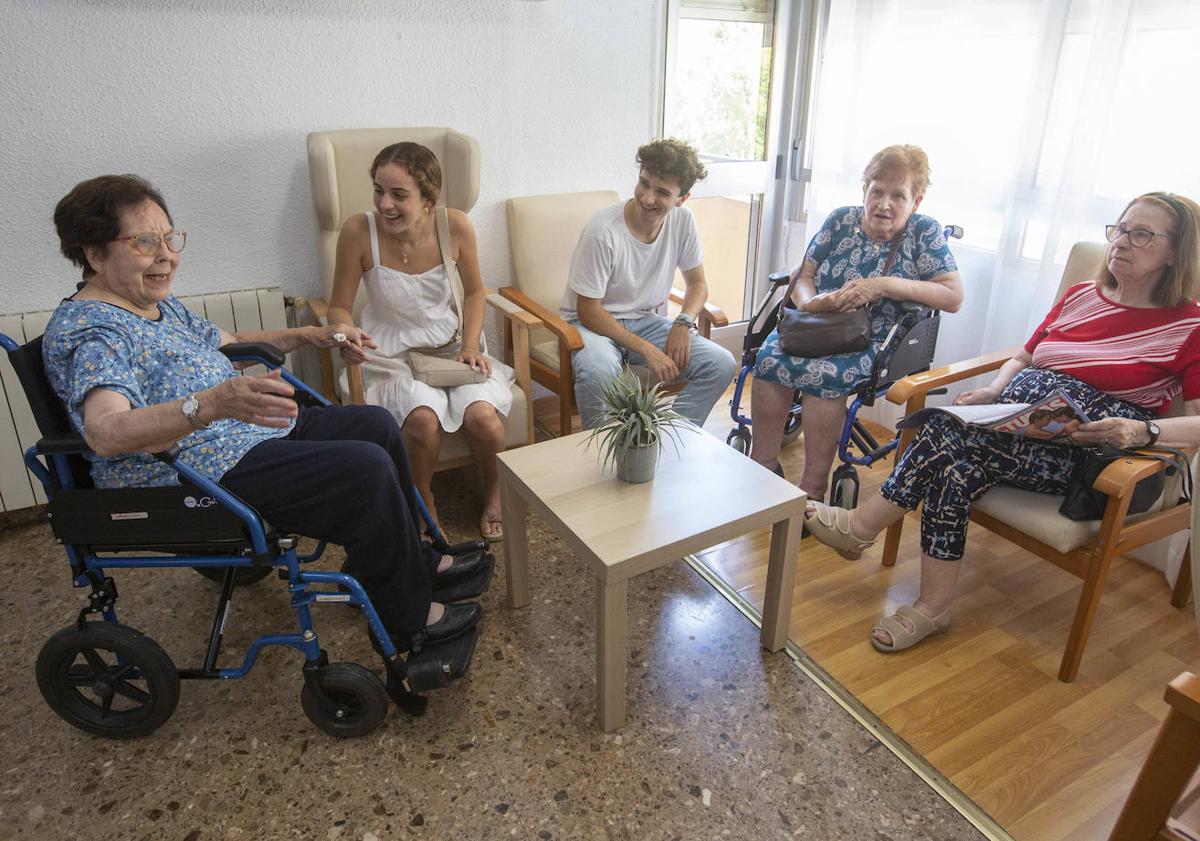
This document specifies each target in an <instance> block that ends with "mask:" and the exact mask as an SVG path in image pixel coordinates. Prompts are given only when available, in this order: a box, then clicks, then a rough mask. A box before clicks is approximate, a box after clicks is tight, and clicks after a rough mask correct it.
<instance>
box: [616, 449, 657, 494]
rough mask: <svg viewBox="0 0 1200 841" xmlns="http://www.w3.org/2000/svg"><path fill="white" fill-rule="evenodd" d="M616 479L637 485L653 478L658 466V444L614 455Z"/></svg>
mask: <svg viewBox="0 0 1200 841" xmlns="http://www.w3.org/2000/svg"><path fill="white" fill-rule="evenodd" d="M615 461H616V465H617V478H618V479H620V480H621V481H622V482H629V483H630V484H631V485H637V484H640V483H641V482H649V481H650V480H651V479H653V478H654V469H655V467H656V466H657V465H658V442H657V441H655V442H654V443H653V444H646V445H645V446H642V447H629V448H628V449H624V450H621V451H620V452H618V453H617V454H616V459H615Z"/></svg>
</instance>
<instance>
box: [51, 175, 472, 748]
mask: <svg viewBox="0 0 1200 841" xmlns="http://www.w3.org/2000/svg"><path fill="white" fill-rule="evenodd" d="M54 221H55V225H56V227H57V231H58V235H59V239H60V243H61V248H62V252H63V254H64V256H66V257H67V258H68V259H70V260H71V261H72V262H73V263H75V264H76V265H77V266H79V267H80V268H81V269H82V272H83V283H81V284H79V287H78V291H77V292H76V293H75V294H74V295H72V296H71V297H69V298H67V299H65V300H64V301H63V302H62V303H61V304H60V305H59V307H58V308H57V309H56V311H55V313H54V315H53V317H52V318H51V320H50V323H49V324H48V326H47V328H46V331H45V333H44V335H43V337H42V339H41V342H42V354H43V359H44V366H45V375H46V377H47V379H48V380H49V384H50V386H51V387H52V388H53V391H54V393H55V394H56V395H57V396H58V398H59V399H60V400H61V401H62V403H63V404H64V405H65V407H66V409H67V414H68V416H69V418H70V422H71V425H72V426H73V427H75V429H77V430H78V431H79V432H80V433H82V435H83V438H84V441H85V442H86V444H87V446H88V447H90V450H91V452H90V453H87V454H86V458H87V459H88V460H89V461H90V463H91V471H90V472H91V481H92V483H93V484H94V486H95V487H96V488H100V489H103V488H146V487H154V486H170V485H178V484H179V483H180V476H181V475H182V476H183V477H184V478H185V479H187V480H189V481H191V482H192V484H197V483H198V485H199V487H200V488H201V490H203V489H205V488H210V489H211V490H212V492H213V494H214V495H215V496H217V498H218V499H220V500H221V501H222V502H224V501H225V500H227V499H229V498H230V495H232V496H233V497H236V499H235V500H234V501H233V502H229V503H228V504H229V505H232V506H235V507H236V506H238V505H239V503H238V502H237V500H240V502H241V503H244V504H246V505H248V506H250V507H252V508H253V509H254V512H256V513H257V515H258V517H259V518H261V519H262V520H266V521H268V522H269V523H270V524H271V526H272V527H273V528H274V530H275V532H281V531H285V532H286V531H290V532H295V533H299V534H303V535H306V536H310V537H315V538H318V539H320V540H321V541H326V540H328V541H333V542H336V543H340V544H342V545H343V546H344V547H345V549H346V553H347V562H346V566H345V567H344V568H343V571H344V572H352V576H353V577H352V576H351V575H342V574H336V573H300V572H299V568H298V566H297V565H296V564H295V563H293V562H292V561H290V560H289V561H288V563H287V564H286V566H287V567H288V569H287V574H288V575H289V576H290V578H291V583H292V585H293V587H292V592H293V594H297V595H294V597H293V604H294V606H296V607H297V611H298V613H300V614H301V617H300V618H301V625H302V627H304V628H305V634H304V636H303V643H302V644H294V643H293V644H294V645H295V647H298V648H301V650H304V651H305V652H306V654H309V655H314V656H315V654H316V651H315V650H314V649H312V648H311V647H310V646H308V645H307V644H308V643H311V642H312V640H313V639H315V635H314V634H313V633H312V631H311V629H310V628H308V627H307V626H308V624H309V620H308V615H307V604H308V602H307V601H303V600H302V599H301V595H300V594H304V593H306V592H307V591H306V588H305V582H308V581H317V580H322V581H324V583H330V584H338V585H339V588H340V592H339V590H334V591H322V592H329V593H332V594H335V595H329V596H324V597H316V598H313V599H311V600H312V601H322V600H328V601H335V600H340V601H348V602H350V603H352V604H357V605H360V606H362V607H363V610H364V613H365V614H366V615H367V617H368V625H369V627H370V629H371V631H372V642H373V643H374V644H375V646H376V648H377V650H379V651H380V653H381V655H383V656H384V657H385V661H392V665H393V668H390V669H389V672H388V676H389V683H391V679H392V678H393V677H395V678H397V681H398V682H402V680H403V676H402V673H401V672H399V671H397V668H395V661H397V660H398V653H399V652H404V651H410V650H412V651H414V652H416V651H419V650H421V649H422V648H423V647H429V648H432V647H436V646H437V645H439V644H441V643H442V642H444V641H448V640H451V639H454V638H456V637H459V636H461V635H464V634H467V633H471V634H472V638H473V634H474V630H473V629H474V626H475V624H476V623H477V621H478V619H479V616H480V608H479V605H478V604H477V603H473V602H467V603H458V604H445V603H443V601H439V600H438V599H437V598H435V594H437V595H439V596H442V597H443V600H444V601H447V600H451V599H458V598H462V597H463V593H464V589H463V588H462V587H460V586H455V584H456V582H457V583H462V582H464V581H467V580H473V581H476V582H477V583H478V581H479V580H482V584H483V586H484V587H486V583H487V580H486V579H487V578H488V577H490V574H491V566H492V558H491V556H490V553H485V552H483V551H482V549H481V548H479V547H478V546H476V547H474V551H472V552H467V551H461V553H460V554H451V552H453V548H452V547H448V546H446V544H445V542H444V541H443V540H441V538H440V535H439V534H437V533H436V531H435V537H436V538H437V540H438V548H436V549H435V548H433V547H432V546H430V545H425V544H422V543H421V542H420V540H419V535H418V531H417V524H416V521H415V520H416V517H417V516H419V515H420V513H421V512H422V508H421V505H420V502H419V499H418V498H417V495H416V493H415V491H414V487H413V481H412V476H411V474H410V472H409V466H408V461H407V458H406V453H405V449H404V443H403V438H402V435H401V432H400V430H399V429H398V428H397V426H396V424H395V422H394V421H393V419H392V417H391V416H390V414H389V413H388V412H386V411H385V410H383V409H379V408H376V407H337V406H329V405H328V404H326V405H319V406H299V407H298V406H297V399H296V398H297V386H302V384H301V383H300V382H299V381H298V380H295V379H294V378H292V377H291V376H290V375H288V374H285V372H282V371H281V370H279V369H276V370H272V371H271V372H270V373H268V374H266V375H263V376H250V375H245V376H237V375H236V374H235V371H234V366H233V364H232V363H231V361H230V359H229V358H227V356H226V355H224V354H223V353H222V350H223V349H225V350H228V348H229V347H230V346H231V343H233V342H235V341H241V342H262V343H267V344H271V345H274V346H275V347H276V348H278V349H279V350H281V351H288V350H292V349H294V348H296V347H299V346H301V345H304V344H310V345H315V346H318V347H330V346H332V345H333V344H335V342H336V341H337V339H338V338H340V337H335V334H337V333H339V332H344V333H347V334H350V333H354V332H355V331H354V328H353V327H352V326H350V325H332V326H329V327H303V328H294V329H289V330H277V331H266V332H261V333H240V334H238V335H236V336H235V335H231V334H229V333H227V332H226V331H224V330H223V329H221V328H220V327H218V326H216V325H214V324H212V323H210V322H208V321H206V320H204V319H203V318H200V317H198V316H196V315H193V314H192V313H190V312H189V311H188V310H187V309H186V308H185V307H184V306H183V305H182V304H181V303H180V302H179V301H178V300H177V299H176V298H175V297H174V296H173V295H172V294H171V284H172V281H173V280H174V277H175V272H176V269H177V268H178V265H179V260H180V252H181V251H182V250H183V247H184V244H185V242H186V236H185V234H184V233H183V232H182V231H178V230H176V229H175V228H174V225H173V222H172V219H171V216H170V213H169V212H168V211H167V207H166V203H165V201H164V200H163V198H162V196H161V195H160V194H159V193H158V192H157V191H156V190H155V189H154V188H153V187H152V186H151V185H149V184H148V183H146V182H145V181H143V180H142V179H140V178H137V177H135V176H102V177H100V178H94V179H91V180H89V181H84V182H82V183H80V184H78V185H77V186H76V187H75V188H74V189H73V190H71V192H70V193H69V194H67V196H65V197H64V198H63V199H62V200H61V201H60V202H59V204H58V206H57V208H56V209H55V214H54ZM268 350H269V349H268ZM163 451H166V452H167V454H166V455H165V457H164V453H163ZM152 453H154V454H155V455H151V454H152ZM156 456H157V457H156ZM254 512H251V513H254ZM64 542H66V541H64ZM284 546H285V548H286V544H284ZM323 546H324V543H323V542H322V548H323ZM460 549H461V547H460ZM319 551H320V550H318V554H319ZM291 557H293V558H294V556H291ZM311 559H312V558H307V559H304V560H311ZM176 565H183V564H176ZM277 565H280V566H283V565H284V564H283V563H282V562H280V563H279V564H277ZM73 566H74V564H73ZM210 569H211V568H210ZM246 571H249V570H246ZM481 576H482V579H480V577H481ZM228 579H229V580H228V582H227V584H226V588H227V589H231V588H232V586H233V576H232V574H231V575H229V576H228ZM360 582H361V587H360ZM468 589H471V588H468ZM481 589H482V588H478V587H476V588H474V592H470V593H469V595H476V594H477V593H478V592H479V591H480V590H481ZM347 591H348V592H349V594H348V595H346V593H347ZM358 594H362V595H361V597H360V596H359V595H358ZM102 612H104V613H105V615H106V618H107V617H108V616H110V615H111V616H115V614H113V613H111V605H108V608H107V609H105V610H103V611H102ZM84 624H85V623H83V622H82V616H81V622H80V627H81V630H82V627H83V625H84ZM87 624H95V623H87ZM217 639H218V637H217V635H216V631H215V630H214V640H217ZM472 645H473V642H472ZM320 657H321V658H322V660H323V658H324V653H323V652H320ZM212 659H215V657H214V658H212ZM309 659H310V660H312V659H313V656H310V658H309ZM410 659H411V658H410ZM467 659H469V653H468V655H467ZM400 662H401V663H402V662H403V661H400ZM350 665H353V664H350ZM212 666H213V664H212V663H210V664H209V670H210V671H212ZM458 666H459V667H461V668H465V665H464V664H462V663H459V664H458ZM450 671H451V669H450V668H447V669H446V672H447V673H449V672H450ZM206 676H214V675H206ZM222 676H224V675H222ZM233 676H240V675H233ZM307 677H308V670H307V669H306V684H307ZM336 682H337V681H336V680H335V681H334V683H336ZM376 682H377V681H376ZM343 689H344V687H343ZM352 689H353V688H352ZM381 690H382V687H381ZM43 691H45V689H44V690H43ZM315 691H316V693H317V695H318V696H320V699H321V700H324V701H326V702H329V703H332V704H334V706H336V704H337V698H336V697H333V696H335V695H336V692H334V690H329V691H328V692H326V693H324V694H323V693H322V691H321V690H320V688H316V689H315ZM351 694H353V691H352V690H351ZM393 697H395V694H393ZM384 709H386V696H385V701H384ZM307 711H309V710H308V705H307V703H306V712H307ZM342 712H343V713H344V712H345V711H344V710H343V711H342ZM310 717H312V715H311V714H310ZM314 721H317V718H314ZM75 723H79V722H78V721H76V722H75ZM85 723H86V722H85ZM318 723H320V722H318ZM81 726H83V725H81ZM334 730H336V728H334ZM334 730H331V732H334ZM110 735H111V734H110ZM339 735H345V733H344V732H342V733H339Z"/></svg>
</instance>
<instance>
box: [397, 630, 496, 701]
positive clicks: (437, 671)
mask: <svg viewBox="0 0 1200 841" xmlns="http://www.w3.org/2000/svg"><path fill="white" fill-rule="evenodd" d="M478 642H479V627H478V626H475V627H474V628H471V629H470V630H469V631H467V632H465V633H463V634H460V635H459V636H457V637H455V638H454V639H450V640H446V641H445V642H441V643H437V644H436V645H426V646H425V647H424V648H422V649H421V653H420V654H410V655H409V656H408V661H407V671H408V686H409V689H410V691H412V692H427V691H429V690H430V689H441V688H443V687H446V686H449V685H450V684H451V683H452V682H453V681H456V680H458V679H459V678H460V677H462V676H463V675H464V674H466V672H467V669H468V668H469V667H470V665H471V658H472V657H474V656H475V645H476V643H478Z"/></svg>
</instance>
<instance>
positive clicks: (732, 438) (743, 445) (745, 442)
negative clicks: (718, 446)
mask: <svg viewBox="0 0 1200 841" xmlns="http://www.w3.org/2000/svg"><path fill="white" fill-rule="evenodd" d="M725 443H726V444H728V445H729V446H731V447H733V448H734V449H735V450H737V451H738V452H739V453H741V454H742V455H744V456H748V455H750V430H749V429H747V428H746V427H744V426H735V427H734V428H733V429H731V430H729V434H728V435H727V436H725Z"/></svg>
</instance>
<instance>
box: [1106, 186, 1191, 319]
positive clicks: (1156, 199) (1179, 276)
mask: <svg viewBox="0 0 1200 841" xmlns="http://www.w3.org/2000/svg"><path fill="white" fill-rule="evenodd" d="M1138 202H1145V203H1146V204H1152V205H1154V206H1155V207H1160V208H1162V209H1163V210H1165V211H1167V213H1168V214H1169V215H1170V217H1171V218H1172V219H1173V220H1174V222H1175V230H1174V231H1172V232H1171V236H1172V238H1173V239H1174V242H1175V261H1174V262H1173V263H1172V264H1171V265H1169V266H1167V267H1166V269H1164V271H1163V274H1162V277H1161V278H1159V281H1158V285H1157V286H1156V287H1155V288H1154V295H1153V301H1154V303H1156V304H1158V305H1159V306H1160V307H1177V306H1179V305H1180V304H1188V303H1191V302H1193V301H1195V300H1196V298H1197V297H1198V296H1200V205H1197V204H1196V203H1195V202H1194V201H1192V200H1191V199H1189V198H1188V197H1187V196H1181V195H1179V194H1178V193H1162V192H1153V193H1143V194H1142V195H1140V196H1138V197H1137V198H1136V199H1134V200H1133V201H1131V202H1130V203H1129V204H1127V205H1125V210H1122V211H1121V216H1119V217H1117V218H1118V219H1120V218H1121V217H1123V216H1124V215H1125V213H1126V212H1127V211H1128V210H1129V208H1131V207H1133V206H1134V205H1135V204H1137V203H1138ZM1111 248H1112V246H1111V245H1110V246H1109V249H1111ZM1108 254H1109V250H1108V249H1106V250H1105V252H1104V259H1103V260H1102V262H1101V264H1100V269H1099V271H1098V272H1097V277H1098V278H1099V281H1100V287H1101V288H1102V289H1116V288H1117V279H1116V278H1115V277H1113V273H1112V272H1111V271H1109V269H1108Z"/></svg>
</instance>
